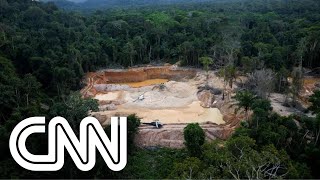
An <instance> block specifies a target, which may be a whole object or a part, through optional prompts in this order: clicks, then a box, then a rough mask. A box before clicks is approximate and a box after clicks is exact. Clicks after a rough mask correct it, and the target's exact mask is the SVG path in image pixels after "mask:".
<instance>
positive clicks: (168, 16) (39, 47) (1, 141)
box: [0, 0, 320, 179]
mask: <svg viewBox="0 0 320 180" xmlns="http://www.w3.org/2000/svg"><path fill="white" fill-rule="evenodd" d="M208 58H209V59H210V60H212V63H206V64H207V65H206V66H207V67H206V69H207V68H208V69H212V70H219V69H220V70H221V74H222V75H223V76H225V78H226V79H229V80H230V81H231V85H232V79H233V78H234V76H233V75H234V74H236V73H241V74H244V75H245V74H249V73H253V74H254V73H255V72H256V71H257V70H262V69H268V71H270V72H272V73H273V74H275V76H276V78H277V81H275V82H276V83H275V88H274V89H273V91H276V92H280V93H288V92H290V93H291V94H292V95H293V97H292V99H293V100H294V99H295V97H296V96H295V95H297V93H298V91H299V89H300V86H301V84H300V80H301V78H302V74H303V72H304V70H305V69H315V68H317V67H319V65H320V1H318V0H303V1H301V0H268V1H263V0H238V1H228V0H225V1H219V2H202V3H188V4H183V3H182V4H171V5H162V6H159V5H158V6H155V5H149V6H145V7H143V8H142V7H135V8H129V7H126V8H125V9H122V8H112V9H107V10H103V9H100V10H97V11H92V12H90V13H83V12H81V11H65V10H61V9H60V8H58V7H57V6H56V5H54V4H53V3H43V2H37V1H31V0H19V1H16V0H0V152H1V155H0V178H144V179H146V178H153V179H158V178H159V179H160V178H182V179H185V178H188V179H189V178H190V179H191V178H201V179H206V178H235V179H242V178H260V179H261V178H320V172H319V170H318V169H319V167H320V142H319V141H320V140H319V134H320V93H319V92H315V94H314V95H313V96H312V97H311V98H310V102H311V105H312V106H311V107H310V110H309V111H310V112H312V113H313V114H314V117H307V116H304V115H303V114H300V115H292V116H289V117H281V116H279V115H277V114H275V113H274V112H272V108H271V104H270V102H269V101H268V100H267V99H266V96H267V93H268V92H261V90H259V89H254V88H248V89H247V90H245V91H241V92H239V93H237V95H236V96H235V97H234V98H235V99H236V100H237V102H238V103H237V106H238V108H239V109H243V110H245V111H251V112H252V115H251V116H250V117H249V116H248V117H247V118H246V119H245V121H244V122H243V123H242V124H241V127H239V128H238V129H236V131H235V133H234V134H233V136H232V137H231V138H229V139H228V140H226V141H213V142H205V140H204V137H203V136H204V135H203V130H202V129H201V128H200V127H199V126H198V125H197V124H190V125H189V126H187V127H186V129H185V140H186V148H185V149H180V150H175V149H165V148H150V149H140V148H137V147H135V146H134V143H133V138H134V135H135V132H136V131H137V127H138V126H139V124H140V121H139V117H136V116H134V115H132V116H130V117H129V118H128V121H129V123H128V126H129V127H128V128H129V133H128V136H129V142H128V148H129V149H128V151H129V157H128V165H127V167H126V168H125V169H124V170H123V171H121V172H112V171H110V170H109V169H108V168H107V166H106V165H105V163H104V161H103V160H102V159H101V157H99V158H98V160H97V161H98V162H97V165H96V166H95V168H94V169H93V170H91V171H89V172H81V171H78V170H77V168H76V167H75V165H74V164H73V162H72V161H71V159H70V158H66V163H65V166H64V168H63V169H62V170H60V171H58V172H41V173H40V172H31V171H27V170H24V169H23V168H21V167H19V166H18V165H17V164H16V163H15V161H14V160H13V159H12V157H11V154H10V151H9V147H8V139H9V136H10V133H11V131H12V129H13V127H14V126H15V125H16V124H17V123H18V122H19V121H21V120H23V119H25V118H28V117H32V116H46V119H47V120H49V119H51V118H52V117H55V116H58V115H59V116H63V117H65V118H66V119H67V120H68V121H69V122H70V124H71V125H73V127H77V124H78V123H79V121H80V120H81V119H82V118H84V117H86V116H87V112H88V111H90V110H91V111H96V110H97V109H98V103H97V101H95V100H92V99H83V98H82V97H81V95H80V93H79V89H81V88H82V87H83V86H84V84H83V82H82V79H83V76H84V74H85V73H86V72H89V71H95V70H99V69H102V68H109V67H117V68H126V67H132V66H139V65H143V64H163V63H177V62H179V63H180V64H181V65H182V66H190V67H199V68H202V62H203V61H204V60H205V59H208ZM289 76H290V77H292V78H293V79H294V80H293V82H294V85H295V86H294V87H295V88H291V89H289V88H288V87H287V86H288V85H287V82H286V79H287V78H288V77H289ZM265 80H266V82H267V78H265ZM264 90H265V89H264ZM109 131H110V130H109V128H106V132H107V133H109ZM45 139H46V137H45V136H43V137H42V136H37V135H34V136H32V137H30V138H29V139H28V142H29V143H28V144H29V145H28V148H29V149H30V151H31V152H33V153H34V154H45V153H46V151H47V150H46V149H47V144H46V143H45V142H46V140H45ZM66 157H68V155H66Z"/></svg>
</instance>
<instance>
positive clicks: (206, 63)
mask: <svg viewBox="0 0 320 180" xmlns="http://www.w3.org/2000/svg"><path fill="white" fill-rule="evenodd" d="M200 62H201V63H202V65H203V67H204V70H205V71H206V73H207V79H206V81H207V85H208V79H209V66H210V65H211V64H213V59H212V58H210V57H201V58H200Z"/></svg>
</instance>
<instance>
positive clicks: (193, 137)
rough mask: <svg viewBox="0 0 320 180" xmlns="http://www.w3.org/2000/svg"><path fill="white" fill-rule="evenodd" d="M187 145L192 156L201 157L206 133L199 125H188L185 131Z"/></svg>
mask: <svg viewBox="0 0 320 180" xmlns="http://www.w3.org/2000/svg"><path fill="white" fill-rule="evenodd" d="M183 135H184V140H185V145H186V147H187V149H188V152H189V154H190V155H191V156H194V157H200V156H201V154H202V152H201V151H202V150H201V146H202V145H203V144H204V141H205V133H204V131H203V129H202V128H201V127H200V125H199V124H198V123H191V124H188V125H187V126H186V127H185V128H184V130H183Z"/></svg>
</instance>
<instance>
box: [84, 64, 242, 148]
mask: <svg viewBox="0 0 320 180" xmlns="http://www.w3.org/2000/svg"><path fill="white" fill-rule="evenodd" d="M86 81H87V86H86V87H85V88H84V89H83V90H82V91H81V93H82V94H83V96H84V97H94V98H95V99H98V100H99V104H100V107H99V108H100V112H97V113H94V116H96V117H97V118H98V119H99V120H100V122H101V123H102V124H104V125H106V124H108V123H109V121H110V117H111V116H121V115H123V116H126V115H129V114H133V113H135V114H137V116H139V117H140V118H142V122H152V121H154V120H160V122H161V123H163V124H164V126H163V128H161V129H155V128H153V127H152V126H146V125H142V126H141V127H140V129H139V133H138V135H137V138H136V142H137V144H138V145H140V146H166V147H176V148H179V147H182V146H183V128H184V127H185V126H186V125H187V123H192V122H198V123H199V124H200V125H201V126H202V128H203V129H204V130H205V132H206V137H207V139H209V140H212V139H216V138H219V139H225V138H227V137H228V136H229V135H230V134H231V133H232V132H233V129H234V128H235V127H236V126H238V125H239V123H240V119H241V114H240V115H238V116H236V115H235V114H234V111H233V108H229V106H230V102H229V101H228V99H227V100H224V101H223V100H222V95H212V96H213V97H214V103H212V102H211V101H209V99H208V101H207V99H206V97H212V96H204V97H205V98H202V99H201V101H200V100H199V98H198V92H199V89H198V88H199V87H200V86H204V85H205V83H206V73H205V72H204V71H201V70H195V69H183V68H177V67H175V66H161V67H143V68H133V69H129V70H110V69H109V70H105V71H99V72H96V73H88V74H87V78H86ZM208 82H209V86H211V87H214V88H218V89H223V80H222V79H220V78H218V77H217V76H216V75H215V73H214V72H210V73H209V81H208ZM230 94H231V92H230ZM210 100H212V99H210ZM203 101H207V102H203ZM203 104H209V106H210V107H203V106H201V105H203Z"/></svg>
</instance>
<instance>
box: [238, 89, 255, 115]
mask: <svg viewBox="0 0 320 180" xmlns="http://www.w3.org/2000/svg"><path fill="white" fill-rule="evenodd" d="M233 98H234V99H235V100H236V101H237V102H236V103H235V104H234V105H236V106H237V108H236V109H235V110H236V112H237V111H239V110H240V109H244V112H245V116H246V119H247V120H248V112H249V110H250V109H251V107H252V103H253V102H254V100H255V99H256V98H257V97H256V96H255V95H254V94H252V93H251V92H250V91H238V92H237V94H236V95H235V96H234V97H233Z"/></svg>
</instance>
